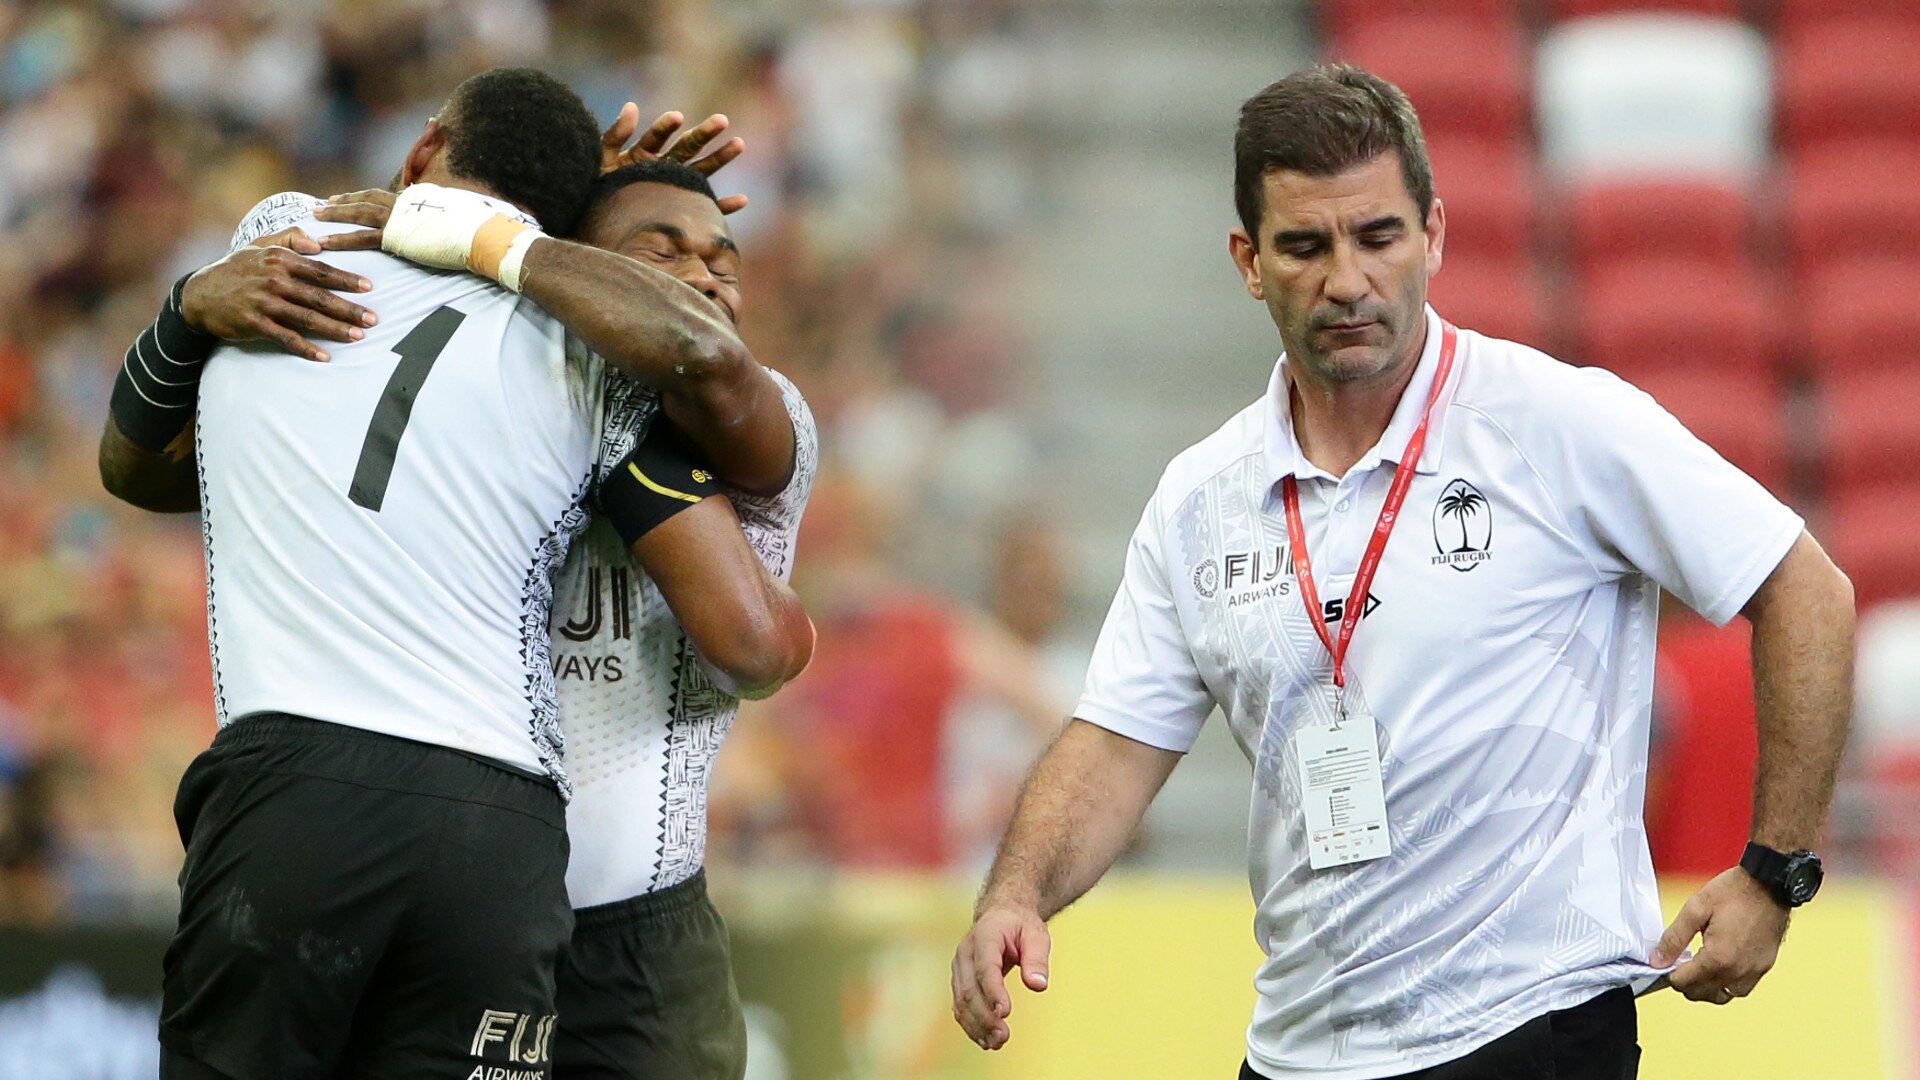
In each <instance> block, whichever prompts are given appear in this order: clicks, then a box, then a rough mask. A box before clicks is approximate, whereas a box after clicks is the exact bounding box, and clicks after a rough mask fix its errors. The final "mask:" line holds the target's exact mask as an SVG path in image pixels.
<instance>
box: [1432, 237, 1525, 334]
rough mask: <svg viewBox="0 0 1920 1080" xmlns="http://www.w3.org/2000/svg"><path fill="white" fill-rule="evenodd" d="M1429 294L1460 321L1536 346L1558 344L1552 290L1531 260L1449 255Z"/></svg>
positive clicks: (1454, 320)
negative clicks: (1551, 321) (1550, 310)
mask: <svg viewBox="0 0 1920 1080" xmlns="http://www.w3.org/2000/svg"><path fill="white" fill-rule="evenodd" d="M1427 299H1428V300H1429V302H1431V303H1432V304H1433V307H1434V310H1436V311H1438V312H1439V313H1440V314H1441V315H1443V316H1445V317H1446V319H1447V320H1448V321H1449V322H1451V323H1453V324H1454V325H1455V326H1461V327H1465V328H1466V329H1468V330H1478V331H1479V332H1480V333H1483V334H1487V335H1489V336H1491V337H1497V338H1506V339H1507V340H1509V341H1518V342H1520V343H1522V344H1525V345H1531V346H1533V347H1534V348H1536V349H1549V350H1550V349H1551V348H1552V346H1553V340H1552V333H1553V328H1552V327H1551V326H1550V325H1548V322H1547V316H1546V311H1547V305H1546V291H1545V289H1544V288H1543V287H1542V285H1541V282H1540V276H1539V274H1538V273H1537V272H1536V271H1535V269H1534V266H1533V263H1532V262H1531V261H1530V260H1528V259H1525V258H1513V259H1505V260H1495V259H1464V258H1463V259H1455V258H1452V257H1448V258H1447V259H1446V261H1445V262H1444V263H1443V264H1442V265H1441V268H1440V273H1439V275H1438V276H1436V277H1435V278H1434V279H1433V281H1432V283H1431V285H1430V286H1429V288H1428V296H1427Z"/></svg>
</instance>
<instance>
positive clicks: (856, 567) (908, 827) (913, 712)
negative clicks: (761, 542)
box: [767, 483, 1062, 869]
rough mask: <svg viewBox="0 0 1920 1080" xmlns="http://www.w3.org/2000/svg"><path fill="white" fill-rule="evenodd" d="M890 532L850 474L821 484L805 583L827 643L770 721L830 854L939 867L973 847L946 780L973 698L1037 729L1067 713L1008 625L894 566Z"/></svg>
mask: <svg viewBox="0 0 1920 1080" xmlns="http://www.w3.org/2000/svg"><path fill="white" fill-rule="evenodd" d="M885 531H886V518H885V508H884V507H883V505H882V504H881V499H880V498H879V497H877V496H875V495H874V494H872V493H870V492H863V491H860V490H858V489H856V488H853V487H851V486H849V485H846V484H844V483H841V484H833V483H828V484H823V485H822V486H820V487H818V488H816V489H815V492H814V497H813V502H812V504H811V505H810V506H809V508H808V512H807V522H806V525H805V526H803V528H802V534H801V552H802V556H801V559H800V566H799V568H798V569H797V570H796V588H798V589H799V590H800V592H801V595H802V596H803V597H806V598H807V602H808V609H809V610H810V611H812V612H813V615H814V619H815V621H816V623H817V624H818V626H819V630H820V644H819V646H818V647H817V648H816V649H815V651H814V656H813V664H812V666H811V667H809V668H808V669H807V671H806V673H805V674H804V675H802V676H801V677H800V678H799V679H798V680H796V681H795V682H794V683H793V685H792V686H790V687H789V688H788V689H787V690H786V691H785V692H783V693H782V694H781V695H780V697H778V698H776V699H774V702H773V704H774V706H775V707H774V708H773V709H770V710H768V711H769V712H770V713H773V714H774V715H772V716H770V717H769V718H768V721H767V722H768V724H769V725H770V726H772V727H775V728H777V729H778V735H777V737H778V738H779V739H781V740H782V741H783V742H784V743H786V744H787V746H788V750H787V752H786V753H785V754H784V758H785V760H786V762H787V765H788V767H789V769H790V770H791V780H790V786H789V790H790V792H791V797H792V799H793V805H794V812H795V815H796V817H797V819H798V822H799V824H800V828H801V830H802V832H803V833H804V834H805V835H806V836H807V838H808V840H809V842H810V844H811V845H812V847H813V849H814V851H815V852H816V853H817V854H818V855H820V856H821V857H823V858H825V859H827V860H828V861H830V862H833V863H835V864H837V865H841V866H850V867H866V868H892V869H906V868H913V869H934V868H939V867H943V866H946V865H948V863H949V862H950V861H951V860H952V859H953V858H954V857H955V856H956V854H958V853H959V851H960V848H961V845H960V843H958V842H957V837H956V832H958V831H959V830H956V829H955V828H954V827H953V823H952V815H951V813H950V808H949V806H948V805H947V803H948V798H947V795H946V793H945V791H946V785H945V783H944V782H943V778H944V776H945V774H946V769H947V755H948V747H949V746H950V745H951V743H950V736H951V730H950V729H951V725H952V724H953V722H954V717H955V710H956V708H957V707H958V706H959V705H960V703H961V702H962V701H963V700H964V697H965V696H966V695H968V694H980V695H985V696H986V697H987V698H989V699H991V700H994V701H996V702H999V703H1001V704H1003V705H1004V706H1006V707H1008V708H1011V709H1013V710H1015V711H1016V712H1017V713H1018V714H1020V715H1022V716H1023V717H1025V718H1026V719H1027V721H1028V722H1029V723H1030V724H1031V725H1032V726H1035V727H1038V726H1043V725H1047V724H1056V723H1058V722H1059V720H1060V719H1061V715H1062V714H1060V713H1059V712H1058V711H1057V709H1058V708H1060V706H1059V705H1058V704H1057V703H1056V702H1055V701H1054V700H1053V699H1052V697H1051V696H1050V695H1049V694H1048V692H1047V690H1046V688H1045V686H1044V683H1043V680H1042V677H1041V676H1040V674H1039V671H1038V667H1037V665H1036V664H1035V662H1034V658H1033V655H1032V652H1031V650H1030V649H1029V648H1028V647H1027V646H1026V645H1025V644H1024V643H1022V642H1021V641H1020V640H1019V639H1018V638H1016V637H1015V636H1014V635H1013V634H1012V633H1010V632H1009V631H1008V629H1007V628H1006V627H1004V626H1002V625H1000V624H998V623H996V622H994V621H993V620H991V619H988V618H986V617H984V616H982V615H980V614H979V613H977V612H973V611H968V610H966V609H964V608H962V607H960V606H958V605H956V604H954V603H953V602H952V601H949V600H946V599H944V598H942V597H939V596H936V595H934V594H931V593H928V592H925V591H923V590H921V589H918V588H915V587H913V586H910V585H907V584H904V583H902V582H900V581H898V580H897V579H895V578H894V577H893V575H892V574H891V573H889V572H888V571H887V570H886V569H885V563H884V562H883V561H882V559H881V552H882V544H883V538H884V535H885ZM1003 749H1006V748H1003ZM1009 756H1011V755H1009ZM1011 797H1012V790H1011V787H1010V786H1009V787H1008V788H1007V789H1006V790H1005V798H1004V800H1003V801H1004V802H1005V804H1006V805H1003V806H999V807H995V808H993V809H992V810H990V811H989V810H986V809H985V808H981V809H980V811H979V812H980V813H981V815H982V816H983V817H986V818H987V820H988V821H989V823H990V824H997V823H998V822H999V821H1000V820H1002V819H1003V818H1004V814H1005V812H1006V811H1007V810H1009V809H1010V808H1011Z"/></svg>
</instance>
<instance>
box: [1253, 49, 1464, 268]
mask: <svg viewBox="0 0 1920 1080" xmlns="http://www.w3.org/2000/svg"><path fill="white" fill-rule="evenodd" d="M1388 151H1392V152H1394V153H1397V154H1398V155H1399V156H1400V175H1401V177H1402V178H1403V179H1405V180H1406V184H1407V192H1408V193H1409V194H1411V195H1412V196H1413V204H1414V206H1416V207H1418V208H1419V210H1420V217H1421V220H1422V221H1424V220H1425V219H1426V216H1427V211H1428V210H1430V209H1432V207H1433V166H1432V165H1431V164H1430V163H1429V162H1428V161H1427V140H1426V138H1425V137H1424V136H1423V135H1421V133H1420V118H1419V117H1418V116H1416V115H1415V114H1414V111H1413V103H1412V102H1410V101H1408V100H1407V95H1406V94H1404V93H1402V92H1401V91H1400V88H1399V87H1397V86H1395V85H1393V84H1392V83H1390V82H1388V81H1386V80H1385V79H1382V78H1380V77H1379V76H1378V75H1374V74H1371V73H1369V72H1366V71H1362V70H1361V69H1359V68H1357V67H1353V66H1352V65H1349V64H1327V65H1323V66H1320V67H1314V68H1308V69H1307V70H1305V71H1298V72H1295V73H1293V74H1292V75H1289V76H1287V77H1286V78H1284V79H1281V80H1280V81H1279V82H1277V83H1274V84H1273V85H1272V86H1269V87H1267V88H1266V89H1265V90H1262V91H1260V92H1259V93H1257V94H1255V95H1253V96H1252V97H1250V98H1248V99H1247V101H1246V104H1244V105H1242V106H1240V124H1239V127H1238V128H1236V129H1235V131H1234V133H1233V206H1234V209H1235V210H1236V211H1238V212H1239V215H1240V224H1241V226H1242V227H1243V228H1245V229H1246V230H1247V235H1248V236H1251V237H1252V238H1253V243H1254V246H1255V247H1256V248H1257V247H1259V246H1260V215H1261V212H1262V211H1263V210H1264V209H1265V199H1264V198H1263V195H1264V191H1263V189H1262V186H1261V177H1263V176H1264V175H1265V174H1266V173H1267V172H1268V171H1270V170H1273V169H1287V170H1290V171H1294V172H1301V173H1305V174H1306V175H1308V176H1332V175H1334V174H1336V173H1341V172H1345V171H1346V170H1348V169H1350V168H1353V167H1354V166H1356V165H1361V164H1364V163H1366V162H1368V161H1371V160H1373V159H1374V158H1376V157H1379V156H1380V155H1381V154H1384V153H1387V152H1388Z"/></svg>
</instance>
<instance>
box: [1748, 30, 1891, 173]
mask: <svg viewBox="0 0 1920 1080" xmlns="http://www.w3.org/2000/svg"><path fill="white" fill-rule="evenodd" d="M1774 66H1775V76H1774V78H1775V89H1774V96H1775V98H1776V100H1777V102H1778V109H1777V113H1778V117H1779V129H1780V136H1781V140H1782V142H1783V143H1784V144H1785V145H1786V146H1787V147H1788V148H1789V149H1791V150H1795V151H1797V150H1799V149H1801V148H1804V147H1808V146H1812V145H1814V144H1816V143H1820V142H1831V141H1835V140H1844V139H1856V138H1863V137H1865V138H1888V139H1912V138H1913V137H1914V133H1915V132H1917V131H1920V22H1915V21H1912V20H1901V19H1853V20H1849V21H1844V22H1826V21H1822V22H1816V23H1809V24H1806V25H1804V26H1800V27H1797V28H1795V29H1793V30H1790V31H1788V32H1786V33H1783V34H1782V35H1780V39H1779V42H1778V45H1777V48H1776V51H1775V60H1774Z"/></svg>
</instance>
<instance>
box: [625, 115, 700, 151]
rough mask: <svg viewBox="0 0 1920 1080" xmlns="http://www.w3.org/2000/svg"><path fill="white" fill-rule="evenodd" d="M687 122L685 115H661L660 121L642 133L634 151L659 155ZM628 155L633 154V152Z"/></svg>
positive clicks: (656, 121)
mask: <svg viewBox="0 0 1920 1080" xmlns="http://www.w3.org/2000/svg"><path fill="white" fill-rule="evenodd" d="M686 122H687V117H686V114H684V113H680V112H672V111H669V112H663V113H661V114H660V118H659V119H657V120H655V121H654V122H653V123H651V124H649V125H647V130H645V131H643V132H641V133H640V141H639V142H636V143H634V144H633V149H634V150H642V151H645V152H646V153H649V154H658V153H659V152H660V148H661V147H663V146H665V145H667V140H668V139H669V138H672V137H673V133H674V132H676V131H679V130H680V125H681V124H684V123H686ZM628 153H629V154H631V153H632V151H631V150H630V151H628Z"/></svg>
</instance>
